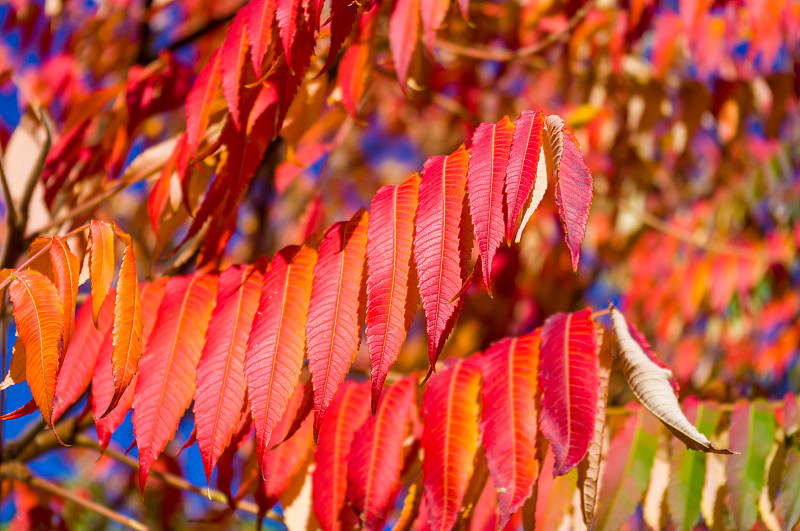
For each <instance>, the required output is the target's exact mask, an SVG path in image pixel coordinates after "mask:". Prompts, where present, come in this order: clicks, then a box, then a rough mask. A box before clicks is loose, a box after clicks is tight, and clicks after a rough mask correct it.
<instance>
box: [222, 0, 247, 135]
mask: <svg viewBox="0 0 800 531" xmlns="http://www.w3.org/2000/svg"><path fill="white" fill-rule="evenodd" d="M247 14H248V11H247V9H241V10H239V13H237V15H236V17H235V18H234V19H233V23H231V27H230V29H229V30H228V35H227V36H226V37H225V42H223V43H222V46H221V48H220V55H221V65H220V68H221V70H222V93H223V94H224V95H225V101H226V102H227V104H228V111H230V113H231V118H233V124H234V126H236V129H241V126H242V124H241V114H242V113H241V110H240V101H239V99H240V92H241V90H242V88H243V87H242V70H243V69H244V63H245V59H246V58H247V47H248V46H247V34H246V32H245V23H246V22H245V20H246V18H245V16H246V15H247Z"/></svg>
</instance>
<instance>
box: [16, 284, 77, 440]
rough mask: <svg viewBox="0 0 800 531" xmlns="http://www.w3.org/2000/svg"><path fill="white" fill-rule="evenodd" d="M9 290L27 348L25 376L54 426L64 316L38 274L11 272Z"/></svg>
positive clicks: (53, 291) (53, 289)
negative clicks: (53, 415) (53, 418)
mask: <svg viewBox="0 0 800 531" xmlns="http://www.w3.org/2000/svg"><path fill="white" fill-rule="evenodd" d="M11 276H12V278H13V279H14V280H13V281H12V282H11V286H10V287H9V294H10V296H11V303H12V304H13V305H14V321H15V323H16V326H17V333H18V334H19V337H20V338H22V341H23V343H24V345H25V357H26V363H25V377H26V379H27V380H28V385H29V386H30V388H31V394H32V395H33V399H34V400H35V401H36V405H37V406H38V407H39V411H41V412H42V417H43V418H44V420H45V422H47V423H48V424H50V425H51V426H52V424H51V418H52V413H53V399H54V397H55V389H56V375H57V374H58V358H59V353H60V350H61V349H60V347H59V341H60V340H61V333H62V330H63V329H64V314H63V309H62V305H61V299H60V298H59V296H58V290H56V287H55V286H54V285H53V284H52V282H50V281H49V280H47V277H45V276H44V275H42V274H41V273H37V272H36V271H30V270H28V271H20V272H18V273H12V275H11Z"/></svg>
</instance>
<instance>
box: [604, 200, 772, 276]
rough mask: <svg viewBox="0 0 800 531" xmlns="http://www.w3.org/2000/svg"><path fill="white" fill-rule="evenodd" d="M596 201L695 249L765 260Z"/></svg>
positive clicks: (645, 214)
mask: <svg viewBox="0 0 800 531" xmlns="http://www.w3.org/2000/svg"><path fill="white" fill-rule="evenodd" d="M595 201H599V202H600V203H604V202H605V203H606V204H607V205H610V206H611V207H612V208H616V209H618V210H622V211H624V212H626V213H628V214H630V215H632V216H633V217H635V218H636V219H638V220H639V221H640V222H641V223H642V224H643V225H646V226H648V227H650V228H651V229H655V230H657V231H659V232H663V233H664V234H666V235H668V236H672V237H673V238H675V239H677V240H681V241H683V242H686V243H688V244H691V245H694V246H695V247H697V248H699V249H703V250H705V251H708V252H710V253H716V254H724V255H727V256H733V257H735V258H743V259H745V260H751V261H753V262H758V261H759V260H761V259H762V258H763V257H762V256H761V254H759V253H754V252H753V251H752V250H751V249H745V248H743V247H738V246H735V245H730V244H727V243H724V242H714V241H705V242H704V241H703V239H702V238H700V237H698V236H697V235H696V234H694V233H691V232H688V231H685V230H682V229H678V228H676V227H673V226H672V225H670V224H669V223H667V222H666V221H663V220H661V219H659V218H657V217H656V216H654V215H653V214H651V213H650V212H647V211H645V210H639V209H637V208H633V207H631V206H628V205H620V204H617V203H616V202H614V201H611V200H609V199H607V198H604V197H597V198H595Z"/></svg>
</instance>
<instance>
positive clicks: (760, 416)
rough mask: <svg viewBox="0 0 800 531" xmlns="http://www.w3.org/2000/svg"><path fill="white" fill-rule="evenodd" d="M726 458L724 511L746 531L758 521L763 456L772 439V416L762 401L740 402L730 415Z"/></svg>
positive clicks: (737, 526)
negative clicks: (727, 510)
mask: <svg viewBox="0 0 800 531" xmlns="http://www.w3.org/2000/svg"><path fill="white" fill-rule="evenodd" d="M730 434H731V450H733V451H734V452H737V454H736V455H732V456H731V457H730V458H729V459H728V499H727V504H728V509H729V510H730V512H731V515H732V516H733V522H734V525H735V527H736V529H743V530H748V529H751V528H752V527H753V525H754V524H755V523H756V520H758V498H759V496H761V490H762V489H763V488H764V483H765V481H766V470H767V455H769V451H770V449H771V448H772V441H773V439H774V438H775V417H774V415H773V414H772V409H770V407H769V405H767V404H766V403H764V402H761V401H758V402H750V403H747V402H740V403H739V404H737V406H736V408H735V409H734V410H733V413H732V414H731V428H730Z"/></svg>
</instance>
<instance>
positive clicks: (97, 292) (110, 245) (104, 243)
mask: <svg viewBox="0 0 800 531" xmlns="http://www.w3.org/2000/svg"><path fill="white" fill-rule="evenodd" d="M91 236H92V243H91V245H90V246H89V249H90V252H89V271H90V276H91V280H92V317H94V325H95V326H97V316H98V315H99V314H100V308H101V307H102V306H103V302H104V301H105V300H106V295H108V290H109V289H111V281H112V280H113V278H114V229H113V228H112V227H111V225H109V224H108V223H105V222H103V221H96V220H94V219H93V220H92V222H91Z"/></svg>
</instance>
